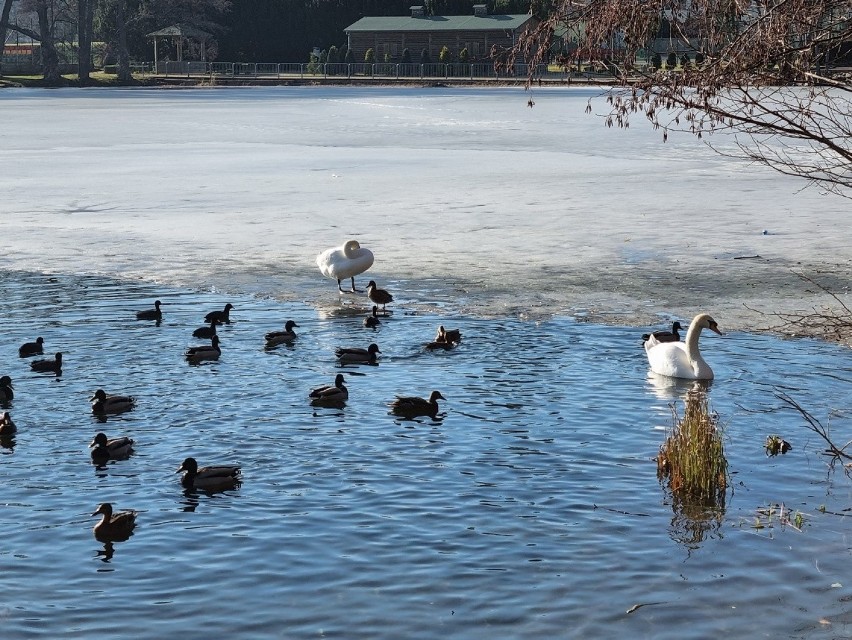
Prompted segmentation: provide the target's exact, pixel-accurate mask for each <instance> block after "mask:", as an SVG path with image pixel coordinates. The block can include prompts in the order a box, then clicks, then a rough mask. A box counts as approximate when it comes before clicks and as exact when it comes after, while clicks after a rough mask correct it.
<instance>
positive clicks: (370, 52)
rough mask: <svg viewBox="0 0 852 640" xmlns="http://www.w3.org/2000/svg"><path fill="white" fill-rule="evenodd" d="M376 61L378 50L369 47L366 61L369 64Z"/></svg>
mask: <svg viewBox="0 0 852 640" xmlns="http://www.w3.org/2000/svg"><path fill="white" fill-rule="evenodd" d="M375 61H376V52H375V51H373V47H370V48H369V49H367V52H366V53H365V54H364V62H366V63H367V64H373V63H374V62H375Z"/></svg>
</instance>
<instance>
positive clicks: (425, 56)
mask: <svg viewBox="0 0 852 640" xmlns="http://www.w3.org/2000/svg"><path fill="white" fill-rule="evenodd" d="M430 62H431V60H430V59H429V49H423V50H422V51H421V52H420V64H429V63H430Z"/></svg>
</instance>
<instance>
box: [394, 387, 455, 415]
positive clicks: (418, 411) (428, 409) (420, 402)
mask: <svg viewBox="0 0 852 640" xmlns="http://www.w3.org/2000/svg"><path fill="white" fill-rule="evenodd" d="M438 400H446V398H445V397H444V396H442V395H441V392H440V391H433V392H432V393H431V394H430V395H429V399H428V400H426V399H425V398H417V397H413V396H412V397H397V399H396V400H394V401H393V402H392V403H391V405H390V406H391V411H392V412H393V413H394V414H396V415H398V416H403V417H406V418H414V417H416V416H430V417H432V418H434V417H435V416H436V415H437V414H438Z"/></svg>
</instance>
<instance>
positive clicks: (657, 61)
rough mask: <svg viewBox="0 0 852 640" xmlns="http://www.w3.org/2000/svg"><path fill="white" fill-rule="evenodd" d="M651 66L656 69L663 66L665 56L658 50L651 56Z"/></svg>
mask: <svg viewBox="0 0 852 640" xmlns="http://www.w3.org/2000/svg"><path fill="white" fill-rule="evenodd" d="M651 66H652V67H654V68H655V69H660V68H662V66H663V58H662V57H661V56H660V54H659V53H657V52H656V51H655V52H654V55H652V56H651Z"/></svg>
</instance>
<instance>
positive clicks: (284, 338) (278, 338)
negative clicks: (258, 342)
mask: <svg viewBox="0 0 852 640" xmlns="http://www.w3.org/2000/svg"><path fill="white" fill-rule="evenodd" d="M298 326H299V325H297V324H296V323H295V322H293V321H292V320H288V321H287V322H286V324H285V325H284V331H270V332H269V333H267V334H266V335H265V336H264V339H265V340H266V346H267V347H274V346H276V345H279V344H283V343H285V342H292V341H293V340H295V339H296V332H295V331H293V327H298Z"/></svg>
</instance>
